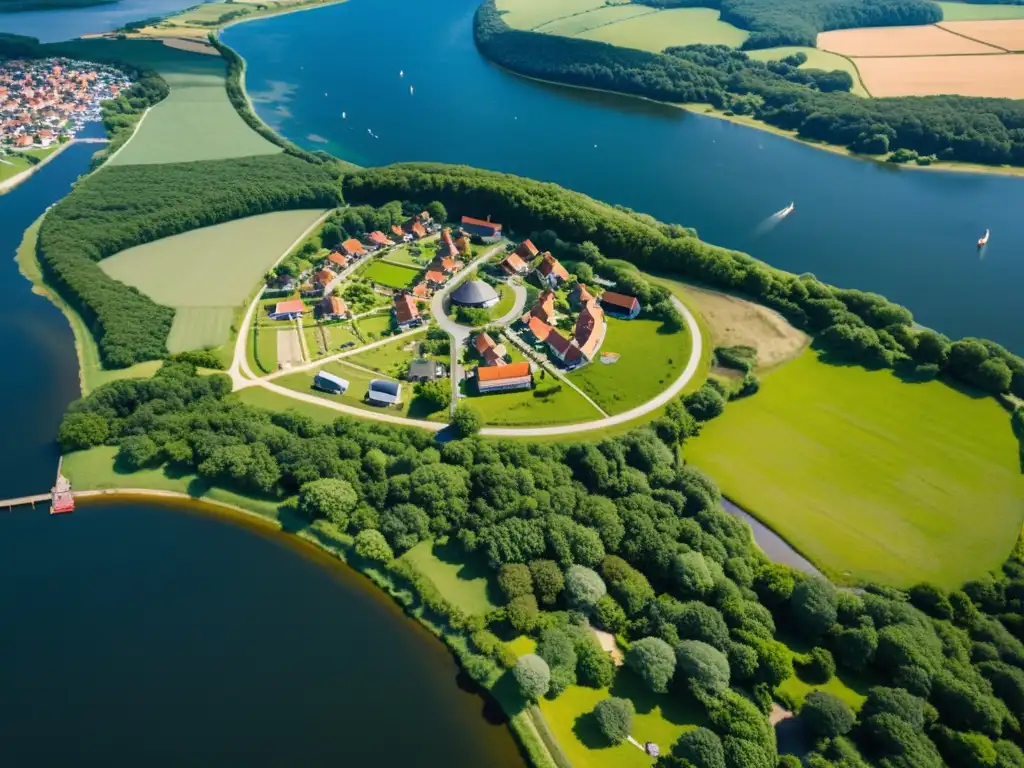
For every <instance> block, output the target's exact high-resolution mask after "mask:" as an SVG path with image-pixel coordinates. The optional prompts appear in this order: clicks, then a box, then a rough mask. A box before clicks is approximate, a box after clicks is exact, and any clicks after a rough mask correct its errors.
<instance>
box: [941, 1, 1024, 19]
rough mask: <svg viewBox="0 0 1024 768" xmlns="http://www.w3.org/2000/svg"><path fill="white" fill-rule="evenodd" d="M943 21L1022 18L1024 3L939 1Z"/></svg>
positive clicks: (1023, 17) (1023, 15) (1023, 16)
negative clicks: (1000, 3)
mask: <svg viewBox="0 0 1024 768" xmlns="http://www.w3.org/2000/svg"><path fill="white" fill-rule="evenodd" d="M939 7H940V8H941V9H942V20H943V21H985V20H987V19H1024V5H998V4H992V5H985V4H981V3H977V4H975V3H939Z"/></svg>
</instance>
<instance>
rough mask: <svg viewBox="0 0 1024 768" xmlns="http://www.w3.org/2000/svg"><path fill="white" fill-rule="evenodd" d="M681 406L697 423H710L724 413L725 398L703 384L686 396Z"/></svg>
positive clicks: (710, 386) (709, 385)
mask: <svg viewBox="0 0 1024 768" xmlns="http://www.w3.org/2000/svg"><path fill="white" fill-rule="evenodd" d="M683 405H684V406H686V410H687V411H689V412H690V415H691V416H693V418H695V419H696V420H697V421H711V419H713V418H715V417H716V416H721V415H722V412H723V411H725V398H724V397H723V396H722V394H721V392H719V391H718V390H717V389H715V388H714V387H713V386H712V385H711V384H709V383H705V384H704V385H703V386H702V387H701V388H700V389H698V390H697V391H696V392H692V393H690V394H689V395H686V396H685V397H684V398H683Z"/></svg>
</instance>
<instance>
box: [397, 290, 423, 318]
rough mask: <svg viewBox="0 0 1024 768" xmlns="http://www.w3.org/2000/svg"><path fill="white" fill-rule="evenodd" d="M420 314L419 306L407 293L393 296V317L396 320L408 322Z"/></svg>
mask: <svg viewBox="0 0 1024 768" xmlns="http://www.w3.org/2000/svg"><path fill="white" fill-rule="evenodd" d="M419 316H420V310H419V307H417V306H416V301H415V300H414V299H413V297H412V296H410V295H409V294H407V293H400V294H398V295H397V296H395V318H396V319H397V320H398V322H399V323H400V324H401V323H408V322H409V321H410V320H415V319H416V318H417V317H419Z"/></svg>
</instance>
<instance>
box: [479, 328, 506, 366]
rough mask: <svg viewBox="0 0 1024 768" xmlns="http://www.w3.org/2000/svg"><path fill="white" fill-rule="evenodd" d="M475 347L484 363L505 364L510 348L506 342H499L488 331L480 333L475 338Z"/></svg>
mask: <svg viewBox="0 0 1024 768" xmlns="http://www.w3.org/2000/svg"><path fill="white" fill-rule="evenodd" d="M473 348H474V349H476V351H477V352H479V353H480V358H481V359H482V360H483V361H484V365H505V355H507V354H508V350H506V349H505V345H504V344H498V343H496V342H495V341H494V339H492V338H491V337H490V335H489V334H486V333H478V334H477V336H476V338H475V339H473Z"/></svg>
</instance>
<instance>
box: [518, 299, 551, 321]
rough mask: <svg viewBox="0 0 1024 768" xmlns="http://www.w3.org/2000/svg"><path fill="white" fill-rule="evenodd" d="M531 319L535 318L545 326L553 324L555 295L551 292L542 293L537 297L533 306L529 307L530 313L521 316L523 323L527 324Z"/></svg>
mask: <svg viewBox="0 0 1024 768" xmlns="http://www.w3.org/2000/svg"><path fill="white" fill-rule="evenodd" d="M531 317H534V318H537V319H538V320H540V321H541V322H543V323H546V324H547V325H554V324H555V294H554V292H553V291H544V293H542V294H540V296H538V297H537V300H536V301H535V302H533V306H532V307H530V311H529V312H527V313H526V314H525V315H523V322H524V323H529V322H530V318H531Z"/></svg>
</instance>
